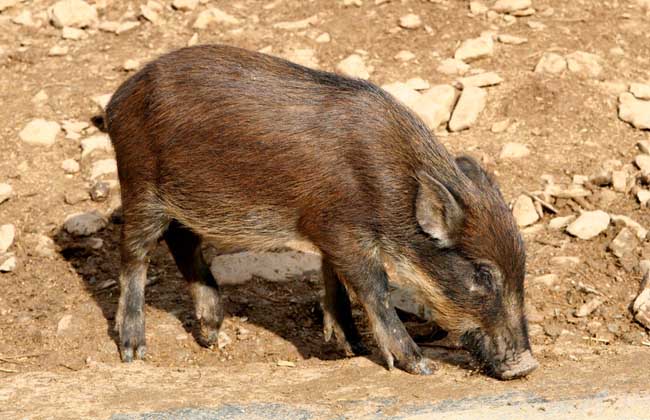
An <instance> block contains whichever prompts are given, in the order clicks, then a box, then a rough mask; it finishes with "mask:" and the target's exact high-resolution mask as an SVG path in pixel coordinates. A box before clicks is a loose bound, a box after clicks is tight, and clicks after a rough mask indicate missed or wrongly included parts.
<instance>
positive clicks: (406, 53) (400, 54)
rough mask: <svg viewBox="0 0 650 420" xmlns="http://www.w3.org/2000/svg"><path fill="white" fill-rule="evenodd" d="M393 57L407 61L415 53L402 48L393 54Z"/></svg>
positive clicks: (411, 58)
mask: <svg viewBox="0 0 650 420" xmlns="http://www.w3.org/2000/svg"><path fill="white" fill-rule="evenodd" d="M393 58H394V59H395V60H398V61H403V62H407V61H411V60H413V59H414V58H415V54H413V53H412V52H411V51H406V50H402V51H400V52H398V53H397V54H395V57H393Z"/></svg>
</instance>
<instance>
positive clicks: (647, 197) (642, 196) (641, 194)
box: [636, 190, 650, 207]
mask: <svg viewBox="0 0 650 420" xmlns="http://www.w3.org/2000/svg"><path fill="white" fill-rule="evenodd" d="M636 198H637V199H638V200H639V203H640V204H641V205H642V206H644V207H645V206H647V205H648V201H650V191H648V190H639V191H637V193H636Z"/></svg>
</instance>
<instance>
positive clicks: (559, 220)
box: [548, 214, 576, 230]
mask: <svg viewBox="0 0 650 420" xmlns="http://www.w3.org/2000/svg"><path fill="white" fill-rule="evenodd" d="M575 218H576V217H575V216H574V215H573V214H572V215H569V216H561V217H554V218H552V219H551V221H550V222H548V228H549V229H552V230H562V229H564V228H565V227H567V226H568V225H569V223H571V222H572V221H573V220H574V219H575Z"/></svg>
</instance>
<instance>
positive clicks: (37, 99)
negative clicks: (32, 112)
mask: <svg viewBox="0 0 650 420" xmlns="http://www.w3.org/2000/svg"><path fill="white" fill-rule="evenodd" d="M48 98H49V97H48V96H47V92H45V91H44V90H43V89H41V90H39V91H38V92H36V95H34V96H33V97H32V102H33V103H35V104H37V105H40V104H42V103H44V102H45V101H47V100H48Z"/></svg>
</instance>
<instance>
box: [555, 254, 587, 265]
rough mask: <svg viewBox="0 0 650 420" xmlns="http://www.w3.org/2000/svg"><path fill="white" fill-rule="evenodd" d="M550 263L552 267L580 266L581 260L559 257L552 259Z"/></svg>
mask: <svg viewBox="0 0 650 420" xmlns="http://www.w3.org/2000/svg"><path fill="white" fill-rule="evenodd" d="M550 263H551V265H578V264H580V258H578V257H566V256H558V257H553V258H551V260H550Z"/></svg>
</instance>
